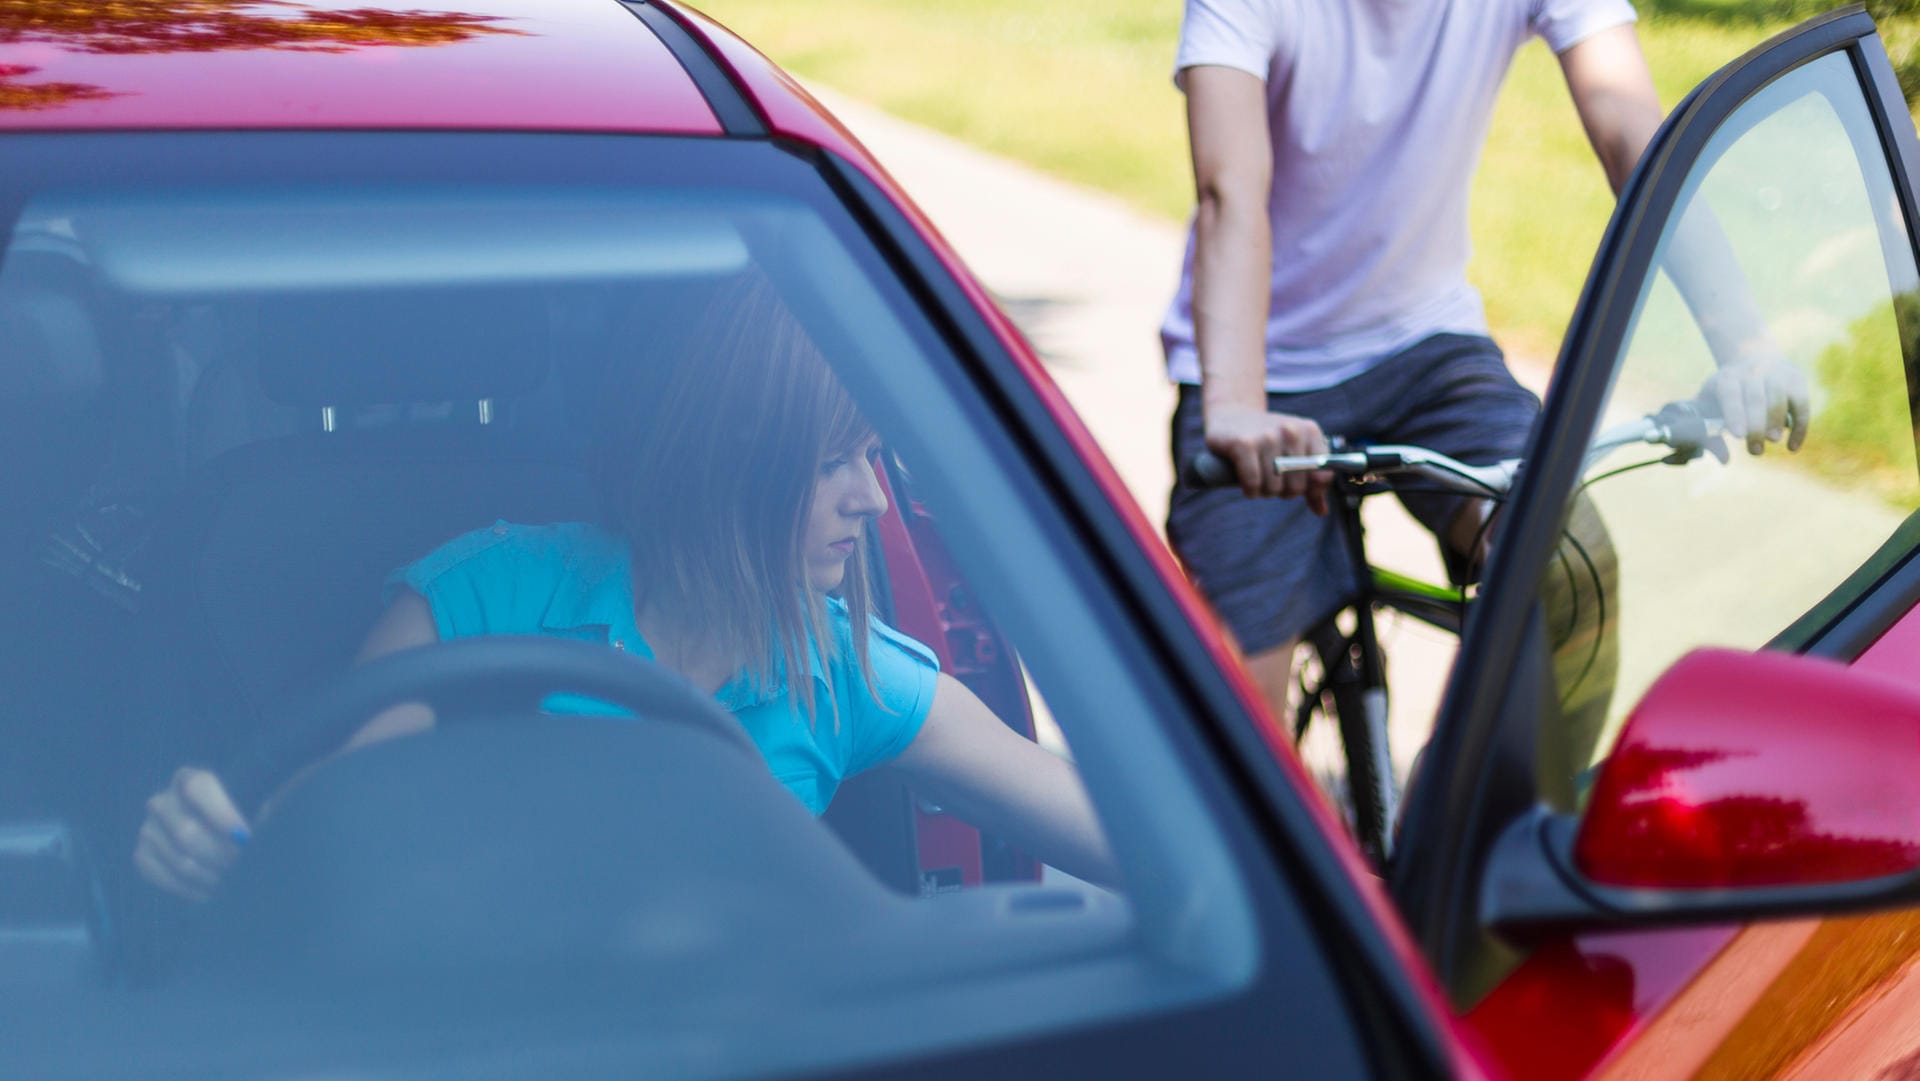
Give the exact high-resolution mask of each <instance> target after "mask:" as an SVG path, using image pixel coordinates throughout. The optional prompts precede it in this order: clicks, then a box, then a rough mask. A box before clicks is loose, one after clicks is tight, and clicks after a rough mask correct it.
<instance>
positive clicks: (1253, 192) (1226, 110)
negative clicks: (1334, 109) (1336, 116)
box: [1181, 65, 1327, 514]
mask: <svg viewBox="0 0 1920 1081" xmlns="http://www.w3.org/2000/svg"><path fill="white" fill-rule="evenodd" d="M1181 85H1182V86H1183V87H1184V88H1185V90H1186V94H1187V131H1188V137H1189V141H1190V143H1191V147H1192V153H1193V181H1194V191H1195V196H1196V199H1197V205H1196V209H1195V213H1194V253H1193V332H1194V342H1195V345H1196V347H1197V348H1198V350H1199V353H1200V394H1201V405H1202V414H1203V416H1204V417H1205V421H1206V432H1207V447H1208V448H1209V449H1210V450H1212V451H1213V452H1214V453H1215V454H1218V455H1220V456H1221V457H1223V458H1226V459H1227V460H1228V461H1231V462H1233V464H1234V468H1235V469H1236V470H1237V471H1238V472H1239V474H1240V485H1241V488H1242V489H1243V490H1245V492H1246V494H1247V495H1249V496H1254V495H1277V496H1297V495H1305V496H1307V498H1308V501H1309V502H1311V503H1312V504H1313V508H1314V510H1315V512H1317V513H1322V514H1324V513H1326V489H1327V479H1326V478H1325V477H1324V476H1317V477H1313V478H1309V477H1305V476H1302V475H1299V474H1291V475H1288V476H1284V477H1282V476H1276V475H1274V473H1273V471H1272V470H1271V469H1270V468H1269V467H1268V465H1267V463H1269V462H1271V461H1272V460H1273V459H1274V458H1275V457H1277V456H1279V455H1283V454H1311V453H1316V452H1318V451H1321V450H1324V449H1326V439H1325V437H1324V436H1323V435H1322V434H1321V432H1320V427H1319V425H1317V424H1315V423H1313V422H1312V421H1310V420H1307V419H1305V418H1302V417H1289V416H1282V415H1277V414H1271V413H1268V412H1267V383H1266V373H1267V347H1266V326H1267V308H1268V304H1269V302H1270V299H1271V297H1272V281H1273V252H1272V246H1273V229H1272V226H1271V224H1270V222H1269V221H1268V218H1267V197H1268V193H1269V191H1270V189H1271V186H1272V182H1273V147H1272V138H1271V136H1270V135H1269V133H1268V131H1267V89H1266V84H1265V83H1264V82H1262V81H1261V80H1260V79H1258V78H1256V77H1255V76H1253V75H1250V74H1248V73H1247V72H1244V71H1240V70H1238V69H1235V68H1228V67H1215V66H1210V65H1201V66H1198V67H1192V68H1188V69H1186V70H1185V71H1184V72H1182V73H1181Z"/></svg>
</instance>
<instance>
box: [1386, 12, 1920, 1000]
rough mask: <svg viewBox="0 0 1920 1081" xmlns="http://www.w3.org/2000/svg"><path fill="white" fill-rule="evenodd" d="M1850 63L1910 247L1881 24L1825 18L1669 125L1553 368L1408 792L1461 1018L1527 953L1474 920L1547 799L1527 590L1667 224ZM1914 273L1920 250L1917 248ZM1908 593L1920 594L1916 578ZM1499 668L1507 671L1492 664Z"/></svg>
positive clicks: (1601, 254)
mask: <svg viewBox="0 0 1920 1081" xmlns="http://www.w3.org/2000/svg"><path fill="white" fill-rule="evenodd" d="M1835 53H1846V54H1847V55H1848V56H1849V58H1850V61H1851V63H1852V66H1853V69H1854V72H1855V74H1856V76H1857V78H1858V79H1859V83H1860V88H1861V91H1862V97H1863V98H1864V99H1865V101H1866V104H1867V107H1868V110H1869V113H1870V115H1871V117H1872V119H1873V123H1874V125H1875V128H1876V130H1877V132H1878V134H1879V138H1880V143H1881V148H1882V150H1883V151H1884V152H1885V154H1886V156H1887V162H1888V167H1889V171H1890V173H1891V175H1892V180H1893V184H1894V188H1895V191H1896V193H1897V195H1898V199H1899V202H1900V209H1901V211H1902V213H1903V214H1904V215H1905V220H1906V224H1907V237H1908V243H1909V245H1912V244H1913V242H1914V238H1915V235H1916V234H1915V228H1914V226H1915V223H1916V221H1920V214H1917V213H1916V204H1915V198H1914V188H1913V178H1914V177H1915V176H1920V140H1916V136H1915V132H1914V127H1913V124H1912V122H1911V120H1910V118H1909V114H1908V113H1907V110H1906V102H1905V99H1904V97H1903V96H1902V94H1901V92H1900V88H1899V83H1898V80H1897V78H1896V77H1895V75H1894V71H1893V67H1892V64H1891V62H1890V61H1889V59H1888V57H1887V54H1886V50H1885V48H1884V47H1883V46H1882V44H1881V42H1880V39H1879V37H1878V35H1877V32H1876V28H1875V25H1874V22H1873V20H1872V18H1871V17H1869V16H1868V15H1867V14H1866V11H1865V9H1864V8H1863V7H1861V6H1859V5H1854V6H1851V7H1849V8H1844V9H1841V10H1838V11H1834V12H1829V13H1827V14H1824V15H1821V16H1818V17H1816V18H1814V19H1811V20H1809V21H1807V22H1805V23H1802V24H1801V25H1799V26H1797V27H1795V28H1793V29H1791V30H1788V31H1786V32H1785V33H1782V34H1780V35H1778V36H1776V37H1774V38H1772V39H1770V40H1768V41H1767V42H1765V43H1763V44H1761V45H1760V46H1758V47H1757V48H1755V49H1753V50H1752V51H1751V52H1749V53H1747V54H1746V55H1745V56H1742V57H1740V58H1739V59H1738V60H1735V61H1734V62H1733V63H1731V64H1729V65H1727V66H1726V67H1724V68H1722V69H1720V70H1719V71H1718V72H1716V73H1715V74H1714V75H1713V76H1712V77H1710V78H1709V79H1708V80H1706V81H1705V82H1704V83H1702V84H1701V85H1700V86H1699V87H1698V88H1696V89H1695V90H1694V91H1693V92H1692V93H1691V94H1690V95H1688V97H1687V98H1686V99H1685V100H1684V101H1682V102H1681V104H1680V105H1679V107H1677V108H1676V109H1675V110H1674V111H1673V113H1672V114H1671V115H1670V116H1669V117H1668V119H1667V121H1666V122H1665V123H1664V124H1663V125H1662V126H1661V129H1660V131H1659V132H1658V133H1657V134H1656V135H1655V137H1654V139H1653V141H1652V142H1651V143H1650V144H1649V146H1648V147H1647V150H1646V151H1645V153H1644V154H1643V155H1642V158H1641V161H1640V163H1639V165H1638V166H1637V167H1636V169H1635V171H1634V173H1633V175H1632V176H1631V178H1630V179H1629V180H1628V182H1627V184H1626V185H1625V186H1624V187H1623V189H1622V191H1621V194H1620V198H1619V202H1618V205H1617V206H1616V208H1615V211H1614V214H1613V217H1612V220H1611V221H1610V222H1609V224H1608V226H1607V229H1606V232H1605V234H1604V236H1603V239H1602V241H1601V244H1600V248H1599V251H1598V254H1597V255H1596V257H1595V260H1594V263H1593V266H1592V269H1591V270H1590V272H1589V275H1588V278H1587V282H1586V286H1585V288H1584V289H1583V291H1582V294H1581V297H1580V301H1579V304H1578V305H1577V307H1576V308H1575V310H1574V314H1573V318H1572V319H1571V321H1570V322H1569V325H1568V331H1567V336H1566V338H1565V340H1564V342H1563V344H1562V347H1561V351H1560V356H1559V359H1558V362H1557V364H1556V366H1555V369H1554V377H1553V381H1552V385H1551V386H1550V388H1549V391H1548V394H1547V396H1546V400H1545V402H1544V405H1543V408H1542V411H1541V415H1540V418H1539V421H1538V422H1537V424H1536V426H1535V429H1534V432H1533V435H1532V437H1531V439H1530V441H1529V445H1528V447H1527V453H1526V461H1527V462H1528V463H1529V464H1528V468H1527V469H1526V470H1525V471H1524V472H1523V475H1522V477H1521V481H1520V484H1519V486H1518V489H1517V491H1516V495H1515V499H1514V501H1513V502H1512V503H1510V504H1509V505H1508V509H1507V516H1506V520H1505V522H1504V524H1503V525H1502V527H1501V532H1500V536H1499V537H1498V544H1499V546H1500V549H1501V555H1500V558H1498V559H1497V560H1495V561H1494V563H1493V565H1492V567H1491V569H1490V571H1489V575H1488V580H1487V583H1486V585H1485V588H1484V589H1483V590H1482V592H1481V598H1482V599H1481V603H1480V605H1479V606H1478V608H1477V609H1476V611H1475V612H1474V613H1473V614H1472V617H1471V618H1470V620H1469V622H1468V625H1467V627H1466V629H1465V634H1464V635H1463V639H1462V645H1461V651H1460V655H1459V659H1458V660H1457V661H1456V663H1455V666H1454V672H1453V677H1452V679H1451V681H1450V683H1449V685H1448V687H1447V690H1446V693H1445V696H1444V698H1443V700H1442V704H1441V709H1440V715H1439V718H1438V721H1437V724H1436V728H1435V735H1434V738H1433V741H1432V742H1431V743H1430V744H1429V746H1428V748H1427V751H1426V761H1425V762H1424V764H1423V772H1424V773H1425V775H1426V776H1425V777H1423V778H1422V780H1421V783H1420V784H1418V785H1417V786H1415V788H1414V790H1413V791H1411V792H1410V793H1409V798H1408V803H1407V808H1406V817H1405V819H1404V824H1403V827H1402V837H1401V843H1400V858H1399V859H1398V860H1397V861H1396V863H1395V865H1394V867H1393V868H1392V869H1391V876H1390V887H1391V889H1392V892H1393V894H1394V896H1395V898H1396V900H1397V901H1398V902H1399V906H1400V909H1401V912H1402V913H1403V914H1404V916H1405V918H1406V920H1407V923H1408V925H1409V927H1410V928H1411V929H1412V931H1413V933H1414V935H1415V937H1416V938H1417V939H1418V940H1419V941H1420V942H1421V944H1422V946H1423V948H1424V950H1425V952H1426V954H1427V956H1428V958H1429V960H1430V962H1431V963H1432V965H1433V967H1434V970H1435V972H1436V974H1437V975H1438V976H1439V978H1440V980H1441V982H1442V984H1443V985H1444V986H1446V987H1447V988H1448V990H1449V992H1450V994H1451V995H1452V997H1453V999H1454V1001H1455V1002H1456V1004H1458V1005H1460V1006H1463V1007H1464V1006H1466V1005H1469V1004H1471V1003H1472V1002H1473V1001H1474V1000H1476V999H1477V998H1478V997H1479V996H1480V995H1481V994H1483V993H1484V992H1485V991H1486V990H1488V989H1490V988H1491V987H1492V986H1494V985H1496V984H1497V983H1498V982H1499V981H1500V979H1501V978H1503V977H1504V976H1505V975H1506V974H1507V973H1508V972H1510V971H1511V970H1512V969H1513V968H1514V967H1515V966H1516V965H1517V964H1518V963H1519V962H1520V960H1521V959H1522V958H1523V951H1522V950H1521V949H1519V948H1517V947H1516V946H1515V945H1514V944H1512V943H1509V942H1506V941H1503V940H1501V939H1500V938H1498V937H1497V936H1495V935H1494V934H1493V933H1491V932H1490V931H1489V930H1488V929H1487V928H1486V927H1485V926H1484V924H1483V922H1482V920H1481V918H1480V916H1481V913H1480V904H1481V889H1482V882H1483V878H1484V873H1485V868H1486V864H1487V857H1488V854H1489V852H1490V850H1491V848H1492V846H1493V844H1494V842H1495V840H1496V838H1497V837H1498V836H1499V835H1500V833H1501V832H1502V831H1503V830H1504V829H1505V828H1506V827H1507V826H1508V825H1509V824H1510V823H1511V822H1513V821H1514V820H1515V819H1516V818H1517V817H1519V816H1521V815H1524V814H1526V813H1528V812H1529V811H1530V810H1531V809H1532V808H1533V807H1535V806H1536V805H1537V804H1538V803H1539V802H1540V800H1541V798H1542V785H1541V780H1540V778H1539V776H1538V770H1537V768H1536V764H1535V761H1536V753H1535V752H1536V748H1535V744H1536V741H1537V739H1538V735H1539V732H1538V729H1539V722H1540V717H1541V715H1542V710H1543V709H1547V708H1550V703H1549V702H1548V700H1547V699H1548V696H1549V695H1551V693H1552V688H1551V685H1550V677H1549V673H1548V669H1547V664H1546V652H1545V649H1544V637H1543V633H1542V626H1541V619H1542V614H1541V610H1540V608H1539V606H1538V604H1537V603H1536V600H1537V598H1536V597H1535V592H1536V591H1535V589H1534V586H1535V584H1536V583H1538V582H1539V581H1540V579H1541V576H1542V574H1543V573H1544V572H1545V570H1546V567H1547V563H1548V560H1549V559H1550V558H1551V555H1552V552H1553V550H1554V548H1555V546H1556V545H1557V543H1558V538H1559V535H1560V531H1561V529H1562V528H1563V524H1564V515H1565V508H1566V506H1567V503H1568V498H1569V496H1570V494H1571V492H1572V490H1573V486H1574V485H1575V484H1576V483H1577V482H1578V481H1579V474H1580V469H1581V465H1582V461H1583V458H1584V452H1585V448H1586V446H1587V445H1588V443H1589V441H1590V440H1591V439H1592V438H1593V435H1594V432H1595V429H1596V427H1597V425H1598V422H1599V416H1600V411H1601V409H1602V407H1603V406H1604V405H1605V403H1606V399H1607V396H1608V394H1609V391H1610V389H1611V385H1612V378H1613V374H1614V364H1613V359H1614V357H1615V356H1616V354H1617V353H1618V351H1619V349H1620V348H1621V346H1622V344H1623V342H1624V341H1625V340H1626V337H1627V335H1628V334H1629V332H1630V330H1631V328H1632V324H1633V319H1634V316H1635V314H1636V309H1637V301H1638V298H1639V296H1640V293H1641V289H1642V286H1643V284H1644V283H1645V282H1646V280H1647V277H1648V276H1649V275H1650V274H1652V273H1654V260H1655V256H1656V254H1657V248H1658V245H1659V242H1660V240H1661V234H1662V231H1663V226H1664V225H1665V223H1666V222H1667V220H1668V218H1669V215H1670V214H1671V212H1672V210H1673V209H1674V207H1675V205H1676V203H1677V202H1678V200H1679V198H1680V196H1681V195H1682V194H1683V192H1684V190H1685V188H1686V185H1687V182H1688V181H1689V179H1690V178H1691V176H1692V175H1693V170H1694V166H1695V164H1696V163H1697V161H1698V159H1699V158H1700V156H1701V155H1702V153H1703V152H1704V151H1705V150H1706V149H1707V147H1708V144H1709V142H1710V140H1712V138H1713V137H1714V135H1715V134H1716V133H1717V132H1718V131H1719V130H1720V129H1721V128H1722V126H1723V125H1725V124H1726V122H1727V121H1728V120H1729V119H1730V118H1731V117H1732V116H1733V114H1734V113H1735V112H1736V110H1738V109H1739V108H1740V107H1741V106H1742V105H1743V104H1745V103H1746V102H1747V101H1748V100H1749V99H1751V98H1752V97H1753V96H1754V95H1756V94H1758V93H1759V92H1760V91H1761V90H1762V89H1764V88H1765V87H1767V86H1768V85H1770V84H1772V83H1773V82H1774V81H1776V80H1778V79H1780V78H1782V77H1783V76H1786V75H1788V74H1790V73H1791V72H1794V71H1796V70H1798V69H1800V68H1802V67H1804V66H1806V65H1807V64H1809V63H1812V62H1813V61H1816V60H1819V59H1822V58H1825V57H1827V56H1830V55H1833V54H1835ZM1914 254H1915V258H1916V261H1920V248H1916V249H1915V252H1914ZM1906 589H1907V590H1909V591H1911V592H1913V593H1915V594H1916V595H1920V577H1916V578H1915V579H1914V580H1913V581H1912V582H1910V583H1909V584H1908V585H1907V586H1906ZM1495 659H1499V663H1495Z"/></svg>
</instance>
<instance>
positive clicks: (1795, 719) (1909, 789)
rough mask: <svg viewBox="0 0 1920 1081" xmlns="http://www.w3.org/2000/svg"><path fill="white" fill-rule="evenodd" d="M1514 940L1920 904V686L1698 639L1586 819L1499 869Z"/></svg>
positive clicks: (1515, 831)
mask: <svg viewBox="0 0 1920 1081" xmlns="http://www.w3.org/2000/svg"><path fill="white" fill-rule="evenodd" d="M1485 887H1486V888H1485V890H1484V891H1483V894H1482V904H1481V909H1482V917H1483V919H1484V920H1485V922H1486V923H1487V924H1488V925H1490V926H1492V927H1494V928H1496V929H1499V930H1502V931H1504V932H1507V933H1510V934H1524V933H1526V932H1528V931H1530V930H1544V929H1547V928H1549V927H1552V928H1568V927H1597V926H1608V925H1616V926H1617V925H1639V926H1655V925H1659V926H1668V925H1673V924H1679V923H1696V922H1728V921H1737V920H1744V919H1751V918H1754V917H1759V916H1786V915H1804V914H1812V913H1831V912H1838V911H1847V910H1855V909H1866V908H1879V907H1892V906H1898V905H1904V904H1913V903H1916V902H1920V690H1916V689H1914V688H1910V687H1907V686H1905V685H1903V684H1900V683H1896V682H1893V681H1890V680H1887V679H1885V678H1884V677H1879V676H1874V675H1868V674H1865V673H1860V672H1854V671H1852V670H1850V669H1848V668H1847V667H1845V666H1843V665H1839V664H1836V663H1834V662H1831V661H1825V660H1819V659H1815V658H1809V657H1800V656H1795V655H1791V654H1784V653H1743V652H1738V651H1734V650H1700V651H1697V652H1695V653H1691V654H1689V655H1687V656H1686V657H1684V658H1682V659H1681V660H1680V661H1679V662H1678V663H1676V664H1675V665H1674V666H1673V667H1672V668H1670V669H1668V670H1667V672H1666V674H1665V675H1663V676H1661V678H1660V679H1659V680H1658V681H1657V682H1656V683H1655V684H1654V685H1653V686H1652V687H1651V688H1650V689H1649V690H1648V691H1647V694H1646V696H1645V697H1644V698H1643V699H1642V700H1641V701H1640V704H1639V705H1638V706H1636V707H1635V708H1634V711H1633V713H1632V714H1631V715H1630V716H1629V717H1628V719H1627V724H1626V727H1625V729H1624V730H1623V731H1622V733H1621V737H1620V740H1619V742H1618V744H1617V745H1616V746H1615V748H1614V751H1613V753H1612V754H1611V755H1610V756H1609V757H1608V758H1607V760H1606V761H1605V762H1604V763H1603V764H1602V765H1601V767H1600V771H1599V775H1598V777H1597V779H1596V780H1595V782H1594V786H1593V789H1592V791H1591V793H1590V795H1589V798H1588V801H1587V808H1586V811H1585V813H1584V814H1583V815H1581V816H1580V817H1579V818H1578V819H1576V818H1574V817H1573V816H1570V815H1559V814H1553V813H1549V812H1546V811H1544V810H1541V811H1537V812H1535V813H1534V814H1532V815H1529V816H1527V817H1525V818H1523V819H1522V820H1520V821H1518V822H1516V823H1514V824H1513V825H1512V826H1510V827H1509V828H1508V830H1507V831H1506V833H1505V834H1503V836H1502V837H1501V839H1500V841H1499V842H1498V843H1497V844H1496V846H1495V848H1494V850H1493V852H1492V854H1491V857H1490V860H1489V864H1488V873H1487V877H1486V880H1485Z"/></svg>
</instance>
